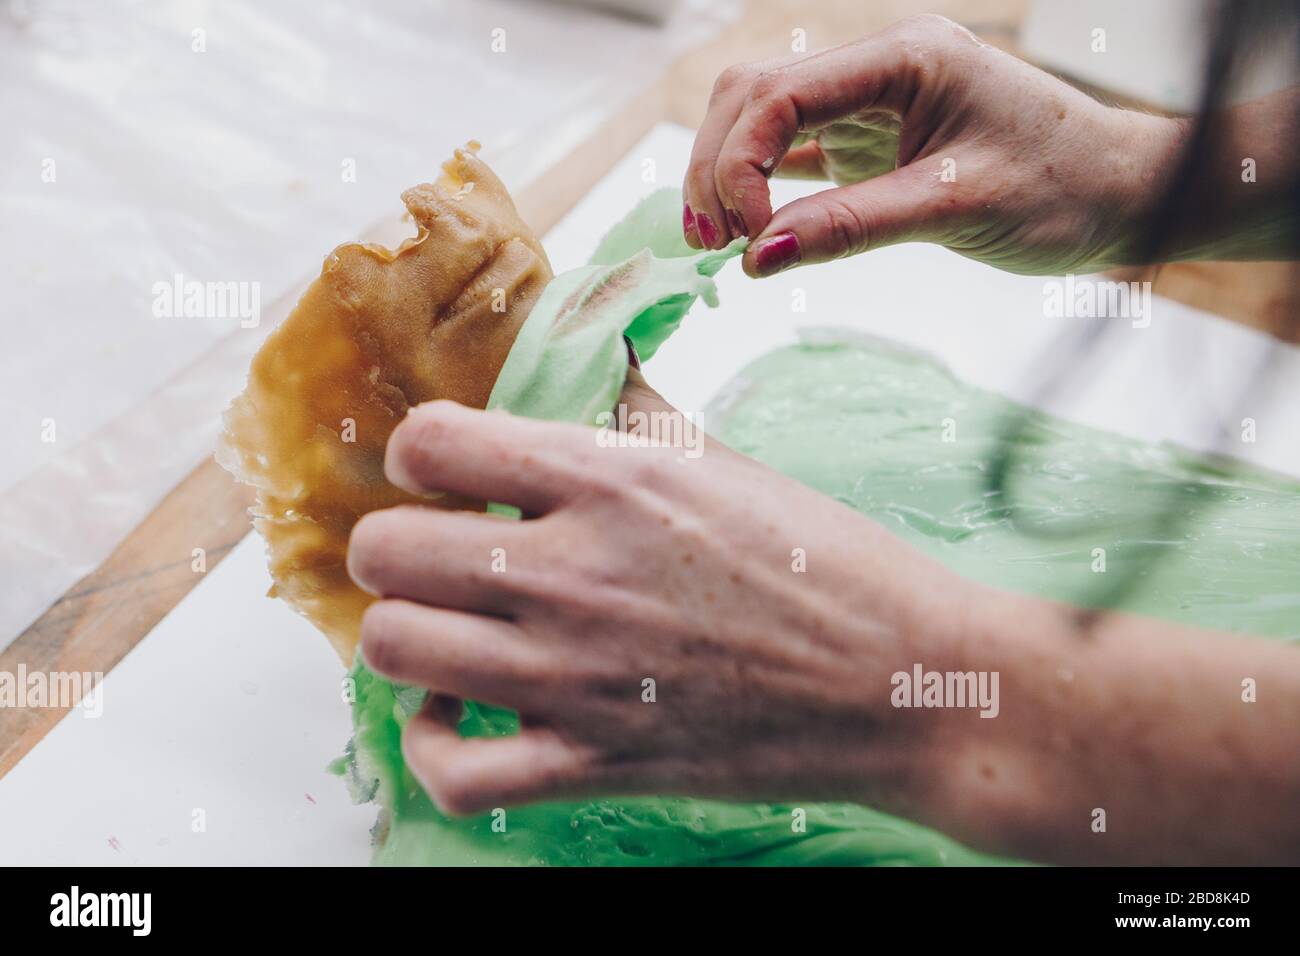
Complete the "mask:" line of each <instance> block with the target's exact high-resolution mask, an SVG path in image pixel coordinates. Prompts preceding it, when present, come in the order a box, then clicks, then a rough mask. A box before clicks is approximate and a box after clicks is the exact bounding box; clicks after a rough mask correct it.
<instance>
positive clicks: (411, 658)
mask: <svg viewBox="0 0 1300 956" xmlns="http://www.w3.org/2000/svg"><path fill="white" fill-rule="evenodd" d="M361 654H362V656H363V657H364V658H365V661H366V664H367V666H369V667H370V668H371V669H372V670H374V671H376V672H378V673H380V674H383V675H384V676H385V677H387V678H389V679H390V680H395V681H398V682H399V683H403V684H414V685H416V686H419V687H427V688H429V689H430V690H433V691H435V692H437V693H439V694H443V695H451V696H454V697H460V698H471V699H473V700H481V701H484V702H485V703H489V704H494V705H496V706H499V707H510V708H514V709H518V708H521V707H528V708H534V707H535V706H536V705H537V704H539V702H540V701H539V698H541V697H542V696H543V695H545V694H547V693H548V692H553V690H554V688H547V686H546V685H547V681H546V676H547V675H546V670H547V667H546V664H545V661H544V658H543V656H542V653H541V652H540V651H539V650H538V649H537V648H536V647H535V646H533V645H531V644H529V642H528V641H527V640H526V639H525V637H524V634H523V632H522V631H520V630H519V628H517V627H516V626H515V625H513V624H511V623H510V622H508V621H502V620H499V619H497V618H491V617H485V616H483V615H480V614H466V613H464V612H462V611H450V610H447V609H445V608H437V607H427V606H426V605H423V604H415V603H413V602H411V601H396V600H387V601H378V602H376V603H374V604H372V605H371V606H370V607H369V608H367V609H366V613H365V615H364V616H363V617H362V619H361Z"/></svg>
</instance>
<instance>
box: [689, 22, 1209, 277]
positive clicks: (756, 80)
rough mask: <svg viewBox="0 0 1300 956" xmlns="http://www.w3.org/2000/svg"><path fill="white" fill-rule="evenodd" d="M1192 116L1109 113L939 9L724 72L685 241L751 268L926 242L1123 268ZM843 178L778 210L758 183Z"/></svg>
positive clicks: (1046, 269) (1039, 267) (766, 269)
mask: <svg viewBox="0 0 1300 956" xmlns="http://www.w3.org/2000/svg"><path fill="white" fill-rule="evenodd" d="M1184 130H1185V124H1184V123H1183V121H1180V120H1173V119H1166V118H1162V117H1157V116H1149V115H1146V114H1142V113H1136V112H1133V111H1130V110H1122V109H1116V108H1112V107H1107V106H1103V105H1102V104H1100V103H1098V102H1097V101H1095V100H1093V99H1091V98H1090V97H1088V96H1087V95H1085V94H1084V93H1081V92H1079V91H1078V90H1076V89H1074V88H1073V87H1070V86H1068V85H1067V84H1065V83H1064V82H1062V81H1060V80H1058V79H1056V78H1055V77H1052V76H1050V75H1049V74H1047V73H1044V72H1043V71H1041V70H1039V69H1036V68H1035V67H1033V66H1030V65H1029V64H1028V63H1025V62H1023V61H1022V60H1018V59H1016V58H1015V57H1013V56H1010V55H1009V54H1006V53H1003V52H1002V51H1000V50H998V49H996V48H994V47H991V46H988V45H987V44H985V43H982V42H980V41H979V40H978V39H976V38H975V37H974V36H973V35H972V34H971V33H970V32H969V31H967V30H965V29H964V28H963V27H960V26H958V25H957V24H955V23H953V22H951V21H950V20H946V19H944V18H943V17H939V16H923V17H915V18H911V19H908V20H903V21H901V22H899V23H896V24H894V25H893V26H891V27H889V28H888V29H886V30H884V31H882V32H881V33H877V34H875V35H873V36H870V37H867V38H866V39H863V40H859V41H856V42H853V43H848V44H845V45H844V46H840V47H836V48H834V49H831V50H827V51H825V52H823V53H817V54H812V55H808V56H802V57H793V58H789V59H785V60H780V61H766V62H761V63H755V64H750V65H747V66H735V67H731V68H730V69H728V70H726V71H725V72H724V73H723V74H722V75H721V76H720V77H719V78H718V81H717V83H716V84H715V86H714V90H713V95H712V98H711V99H710V102H709V109H708V114H707V116H706V117H705V120H704V123H703V125H702V126H701V127H700V131H699V133H698V135H697V136H696V139H695V148H694V150H693V152H692V154H691V164H690V168H689V170H688V172H687V174H686V182H685V185H684V189H683V195H684V196H685V199H686V204H687V205H686V209H685V210H684V212H683V225H684V228H685V232H686V239H687V242H688V243H689V244H691V245H692V246H694V247H696V248H705V247H707V248H714V249H716V248H721V247H722V246H724V245H726V243H727V242H729V241H730V240H731V239H732V238H734V237H736V236H739V235H748V236H750V237H751V238H752V239H753V240H754V241H753V242H752V243H751V244H750V247H749V249H748V250H747V251H746V253H745V257H744V268H745V271H746V272H747V273H748V274H749V275H751V276H762V275H770V274H772V273H774V272H779V271H781V270H783V269H786V268H790V267H792V266H794V265H804V264H808V263H813V262H824V261H827V260H829V259H837V258H840V257H843V256H850V255H856V254H857V253H859V252H865V251H867V250H869V249H875V248H878V247H880V246H885V245H890V244H892V243H896V242H903V241H922V242H933V243H939V244H941V245H944V246H947V247H948V248H950V249H953V250H954V251H956V252H959V253H961V254H962V255H965V256H969V257H970V258H973V259H978V260H981V261H983V262H987V263H989V264H991V265H994V266H997V267H999V268H1002V269H1006V270H1008V271H1011V272H1019V273H1025V274H1050V273H1055V274H1060V273H1065V272H1074V271H1079V272H1084V271H1096V270H1098V269H1100V268H1105V267H1108V266H1114V265H1121V264H1127V263H1129V262H1131V261H1132V256H1133V254H1134V251H1133V250H1134V245H1135V240H1136V238H1137V237H1138V235H1140V232H1141V228H1142V226H1141V222H1142V218H1143V216H1144V214H1145V213H1146V212H1148V211H1149V209H1150V207H1151V205H1152V204H1153V202H1154V200H1155V198H1156V197H1157V196H1158V195H1159V193H1160V189H1161V187H1162V185H1163V184H1164V183H1165V182H1166V181H1167V179H1168V177H1169V176H1170V175H1171V171H1172V169H1173V168H1174V167H1175V160H1176V158H1177V153H1178V149H1179V147H1180V143H1181V140H1182V138H1183V136H1184ZM773 173H775V174H777V175H790V176H798V177H801V178H809V177H812V178H826V179H830V180H832V181H833V182H835V183H836V184H837V188H832V189H827V190H824V191H822V192H819V193H817V194H815V195H813V196H808V197H805V198H802V199H797V200H795V201H794V202H792V203H789V204H788V205H786V206H783V207H781V208H780V209H778V210H776V211H775V213H774V212H773V211H772V208H771V198H770V194H769V191H768V183H767V178H768V176H769V175H772V174H773Z"/></svg>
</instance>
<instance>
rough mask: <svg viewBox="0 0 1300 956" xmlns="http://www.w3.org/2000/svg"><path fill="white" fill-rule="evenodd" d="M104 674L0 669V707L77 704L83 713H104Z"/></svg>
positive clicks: (63, 707)
mask: <svg viewBox="0 0 1300 956" xmlns="http://www.w3.org/2000/svg"><path fill="white" fill-rule="evenodd" d="M103 683H104V675H103V673H102V672H100V671H94V672H91V671H50V672H49V673H46V672H45V671H28V670H27V665H26V664H19V665H18V670H17V672H16V673H15V672H13V671H0V708H6V707H12V708H33V709H41V708H47V707H53V708H59V709H61V710H71V709H72V708H73V707H80V708H81V710H82V715H83V716H85V717H90V718H95V717H101V716H103V713H104V691H103V686H102V685H103Z"/></svg>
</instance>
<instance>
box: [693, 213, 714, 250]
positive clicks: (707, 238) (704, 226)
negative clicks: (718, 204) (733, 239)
mask: <svg viewBox="0 0 1300 956" xmlns="http://www.w3.org/2000/svg"><path fill="white" fill-rule="evenodd" d="M695 228H696V229H698V230H699V232H700V242H702V243H704V245H705V246H706V247H708V246H712V245H713V244H714V243H715V242H717V241H718V227H717V226H715V225H714V224H713V220H712V219H710V218H709V214H708V213H707V212H702V213H700V214H699V215H698V216H696V217H695Z"/></svg>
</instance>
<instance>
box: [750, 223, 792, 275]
mask: <svg viewBox="0 0 1300 956" xmlns="http://www.w3.org/2000/svg"><path fill="white" fill-rule="evenodd" d="M800 256H801V253H800V252H799V239H798V237H797V236H795V234H794V233H793V232H779V233H777V234H776V235H775V236H771V237H770V238H767V239H764V240H763V241H762V242H760V243H759V244H758V245H756V246H755V247H754V265H755V266H756V267H757V268H758V274H759V275H763V276H770V275H772V274H773V273H776V272H780V271H781V270H782V269H788V268H790V267H791V266H792V265H794V264H795V263H797V262H798V261H799V259H800Z"/></svg>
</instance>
